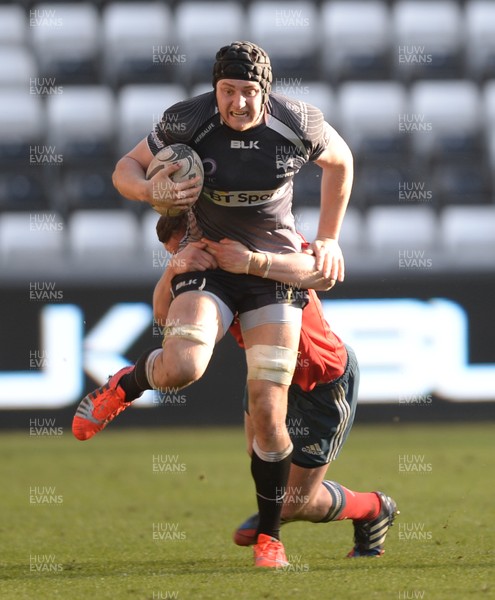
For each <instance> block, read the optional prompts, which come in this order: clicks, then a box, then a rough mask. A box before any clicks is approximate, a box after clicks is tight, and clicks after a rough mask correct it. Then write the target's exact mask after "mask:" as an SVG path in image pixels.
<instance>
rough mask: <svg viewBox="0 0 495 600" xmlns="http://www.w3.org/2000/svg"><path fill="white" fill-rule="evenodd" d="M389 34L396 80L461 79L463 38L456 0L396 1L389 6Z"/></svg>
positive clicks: (459, 9)
mask: <svg viewBox="0 0 495 600" xmlns="http://www.w3.org/2000/svg"><path fill="white" fill-rule="evenodd" d="M392 31H393V47H394V48H395V52H396V55H395V56H393V64H394V65H395V69H394V76H395V77H397V78H398V79H402V80H410V79H418V78H422V79H430V78H433V79H438V78H455V77H460V76H461V74H462V66H463V65H462V56H463V53H462V51H463V39H464V38H463V28H462V13H461V7H460V3H459V2H457V1H456V0H432V1H429V2H417V1H416V0H397V1H396V2H395V3H394V4H393V7H392Z"/></svg>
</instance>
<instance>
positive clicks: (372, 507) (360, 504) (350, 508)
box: [336, 485, 381, 521]
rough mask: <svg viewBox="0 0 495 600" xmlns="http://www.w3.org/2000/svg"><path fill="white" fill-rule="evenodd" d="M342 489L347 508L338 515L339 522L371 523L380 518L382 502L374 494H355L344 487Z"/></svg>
mask: <svg viewBox="0 0 495 600" xmlns="http://www.w3.org/2000/svg"><path fill="white" fill-rule="evenodd" d="M340 487H341V489H342V491H343V492H344V495H345V506H344V508H343V510H342V512H341V513H340V514H339V515H338V517H337V519H336V520H337V521H342V520H343V519H353V520H355V521H370V520H371V519H374V518H376V517H377V516H378V513H379V512H380V509H381V502H380V499H379V497H378V496H377V495H376V494H375V493H374V492H364V493H362V492H353V491H351V490H348V489H347V488H345V487H344V486H343V485H341V486H340Z"/></svg>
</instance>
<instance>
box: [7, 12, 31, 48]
mask: <svg viewBox="0 0 495 600" xmlns="http://www.w3.org/2000/svg"><path fill="white" fill-rule="evenodd" d="M27 34H28V19H27V17H26V11H25V9H24V8H23V7H22V6H18V5H15V4H12V5H10V4H2V5H0V45H2V46H15V45H23V44H25V43H26V41H27Z"/></svg>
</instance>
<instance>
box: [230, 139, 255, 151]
mask: <svg viewBox="0 0 495 600" xmlns="http://www.w3.org/2000/svg"><path fill="white" fill-rule="evenodd" d="M230 147H231V148H232V149H234V150H259V149H260V147H259V142H258V140H251V141H249V142H245V141H244V140H231V141H230Z"/></svg>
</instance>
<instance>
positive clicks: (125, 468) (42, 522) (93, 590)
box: [0, 423, 495, 600]
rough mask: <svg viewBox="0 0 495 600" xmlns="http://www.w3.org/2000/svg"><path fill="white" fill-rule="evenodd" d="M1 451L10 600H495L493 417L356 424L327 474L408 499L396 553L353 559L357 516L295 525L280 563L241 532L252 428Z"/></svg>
mask: <svg viewBox="0 0 495 600" xmlns="http://www.w3.org/2000/svg"><path fill="white" fill-rule="evenodd" d="M57 433H61V435H56V434H57ZM0 452H1V456H2V460H1V469H2V492H1V495H0V508H1V513H0V514H1V517H2V521H1V524H0V530H1V546H0V548H1V550H0V552H1V556H0V598H2V599H15V600H22V599H24V598H37V599H45V598H46V599H50V600H51V599H56V598H63V599H64V600H65V599H69V598H70V599H74V600H78V599H82V600H86V599H91V600H100V599H106V598H111V599H116V598H119V599H121V598H122V599H127V598H129V599H131V598H132V599H133V600H135V599H154V598H156V599H163V598H178V599H180V600H185V599H189V598H193V599H196V600H198V599H199V600H203V599H215V600H216V599H221V598H226V599H236V600H241V599H247V600H258V599H264V598H268V599H271V598H273V599H280V600H285V599H292V598H297V599H298V600H300V598H309V599H311V598H319V599H322V600H326V599H329V598H332V599H335V600H341V599H343V600H347V599H359V600H361V599H368V598H371V599H374V598H377V599H380V600H382V599H387V598H391V599H392V598H393V599H401V598H425V599H426V600H431V599H449V600H452V599H454V600H456V599H459V600H465V599H469V598H473V599H474V598H477V599H479V598H495V586H494V583H493V582H494V570H493V563H494V560H493V549H494V547H495V533H494V525H493V524H494V521H495V519H494V517H495V515H494V510H493V492H494V484H493V481H494V473H495V453H494V451H493V426H492V425H491V424H480V425H472V424H469V425H445V426H433V425H431V426H426V425H407V426H406V425H401V424H394V425H390V426H364V425H356V426H355V427H354V429H353V431H352V432H351V435H350V437H349V439H348V441H347V444H346V446H345V448H344V450H343V452H342V454H341V456H340V457H339V459H338V460H337V462H336V463H335V464H334V465H333V466H331V467H330V469H329V472H328V478H330V479H335V480H336V481H339V482H341V483H342V484H344V485H347V486H348V487H350V488H351V489H356V490H360V491H365V490H374V489H379V490H383V491H385V492H387V493H388V494H390V495H392V496H393V497H394V498H395V499H396V500H397V503H398V505H399V509H400V511H401V514H400V516H399V517H398V519H397V521H396V525H395V526H394V527H393V528H392V529H391V530H390V532H389V535H388V538H387V543H386V553H385V556H384V557H382V558H380V559H346V558H344V557H345V555H346V553H347V552H348V551H349V550H350V548H351V546H352V525H351V523H349V522H340V523H329V524H318V525H314V524H311V523H293V524H290V525H287V526H284V528H283V530H282V534H283V540H284V543H285V546H286V550H287V554H288V557H289V558H290V560H291V563H292V565H291V567H290V568H289V569H285V570H280V571H277V572H273V571H265V570H255V569H254V568H253V567H252V554H251V549H248V548H239V547H237V546H235V545H234V544H233V543H232V542H231V534H232V531H233V529H234V527H235V526H236V525H237V524H238V523H240V522H241V521H242V520H243V519H244V518H245V517H246V516H248V515H250V514H252V512H254V506H255V500H254V493H253V485H252V481H251V476H250V472H249V461H248V458H247V455H246V454H245V451H244V441H243V434H242V432H241V430H240V429H237V428H235V429H195V430H192V429H165V428H163V429H146V430H144V429H141V430H125V429H120V430H119V428H118V424H117V423H116V424H115V425H112V426H111V427H110V428H109V429H108V430H106V431H105V432H103V433H102V434H100V435H98V436H97V437H96V438H94V439H93V440H90V441H88V442H82V443H81V442H77V441H76V440H74V439H73V438H72V436H71V434H70V432H69V431H68V430H65V429H64V430H63V431H58V432H55V434H53V435H47V436H41V435H30V433H29V431H28V430H26V431H19V432H15V433H3V434H2V435H1V436H0ZM401 465H403V466H401Z"/></svg>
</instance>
